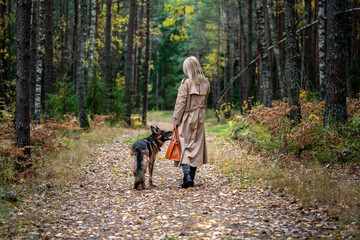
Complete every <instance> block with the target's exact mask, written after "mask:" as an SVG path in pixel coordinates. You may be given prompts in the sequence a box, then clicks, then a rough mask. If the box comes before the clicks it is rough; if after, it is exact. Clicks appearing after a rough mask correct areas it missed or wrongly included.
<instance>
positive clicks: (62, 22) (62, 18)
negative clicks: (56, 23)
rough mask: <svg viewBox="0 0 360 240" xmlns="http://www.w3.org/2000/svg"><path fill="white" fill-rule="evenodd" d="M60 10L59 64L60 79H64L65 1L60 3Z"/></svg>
mask: <svg viewBox="0 0 360 240" xmlns="http://www.w3.org/2000/svg"><path fill="white" fill-rule="evenodd" d="M59 8H60V52H61V53H60V54H61V56H60V64H59V75H60V76H58V77H60V78H61V77H62V76H63V75H65V71H64V69H65V64H66V61H65V55H66V45H65V31H66V26H65V15H64V0H60V1H59Z"/></svg>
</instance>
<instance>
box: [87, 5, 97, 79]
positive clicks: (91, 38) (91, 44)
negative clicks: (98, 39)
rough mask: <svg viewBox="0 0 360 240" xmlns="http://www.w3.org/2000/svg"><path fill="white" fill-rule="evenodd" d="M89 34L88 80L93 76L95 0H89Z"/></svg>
mask: <svg viewBox="0 0 360 240" xmlns="http://www.w3.org/2000/svg"><path fill="white" fill-rule="evenodd" d="M90 4H91V7H90V9H91V12H90V13H91V14H90V34H89V68H88V74H89V75H88V76H89V81H92V80H93V78H94V72H95V71H94V52H95V47H94V46H95V21H96V0H90Z"/></svg>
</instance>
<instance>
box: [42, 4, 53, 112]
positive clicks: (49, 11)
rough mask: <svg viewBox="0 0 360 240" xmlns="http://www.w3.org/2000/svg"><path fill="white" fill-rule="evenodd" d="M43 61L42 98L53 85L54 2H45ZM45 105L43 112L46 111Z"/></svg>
mask: <svg viewBox="0 0 360 240" xmlns="http://www.w3.org/2000/svg"><path fill="white" fill-rule="evenodd" d="M44 14H45V20H44V24H45V59H44V91H43V92H44V97H45V101H46V100H47V99H48V97H47V94H49V93H52V91H53V83H54V38H53V30H54V0H46V1H45V12H44ZM47 108H48V107H47V105H45V110H47Z"/></svg>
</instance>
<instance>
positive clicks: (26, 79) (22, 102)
mask: <svg viewBox="0 0 360 240" xmlns="http://www.w3.org/2000/svg"><path fill="white" fill-rule="evenodd" d="M16 15H17V16H16V25H17V29H16V35H17V36H16V39H18V40H17V41H16V43H17V44H16V69H17V70H16V75H17V76H16V79H17V81H16V110H15V111H16V112H15V142H16V146H17V147H19V148H24V147H26V148H24V149H23V153H24V154H25V155H30V147H27V146H30V64H31V62H30V37H31V32H30V31H31V30H30V29H31V28H30V27H29V26H30V23H31V22H30V21H31V1H30V0H18V1H17V8H16Z"/></svg>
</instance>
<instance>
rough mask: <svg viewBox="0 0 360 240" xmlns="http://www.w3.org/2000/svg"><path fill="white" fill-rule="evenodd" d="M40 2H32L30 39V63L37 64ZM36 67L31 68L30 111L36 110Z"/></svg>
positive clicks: (36, 0)
mask: <svg viewBox="0 0 360 240" xmlns="http://www.w3.org/2000/svg"><path fill="white" fill-rule="evenodd" d="M37 18H38V0H32V6H31V39H30V62H32V63H34V62H36V50H37V49H36V48H37V34H38V19H37ZM35 78H36V65H35V64H32V65H31V67H30V111H31V113H32V112H33V110H34V100H35V82H36V80H35Z"/></svg>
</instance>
